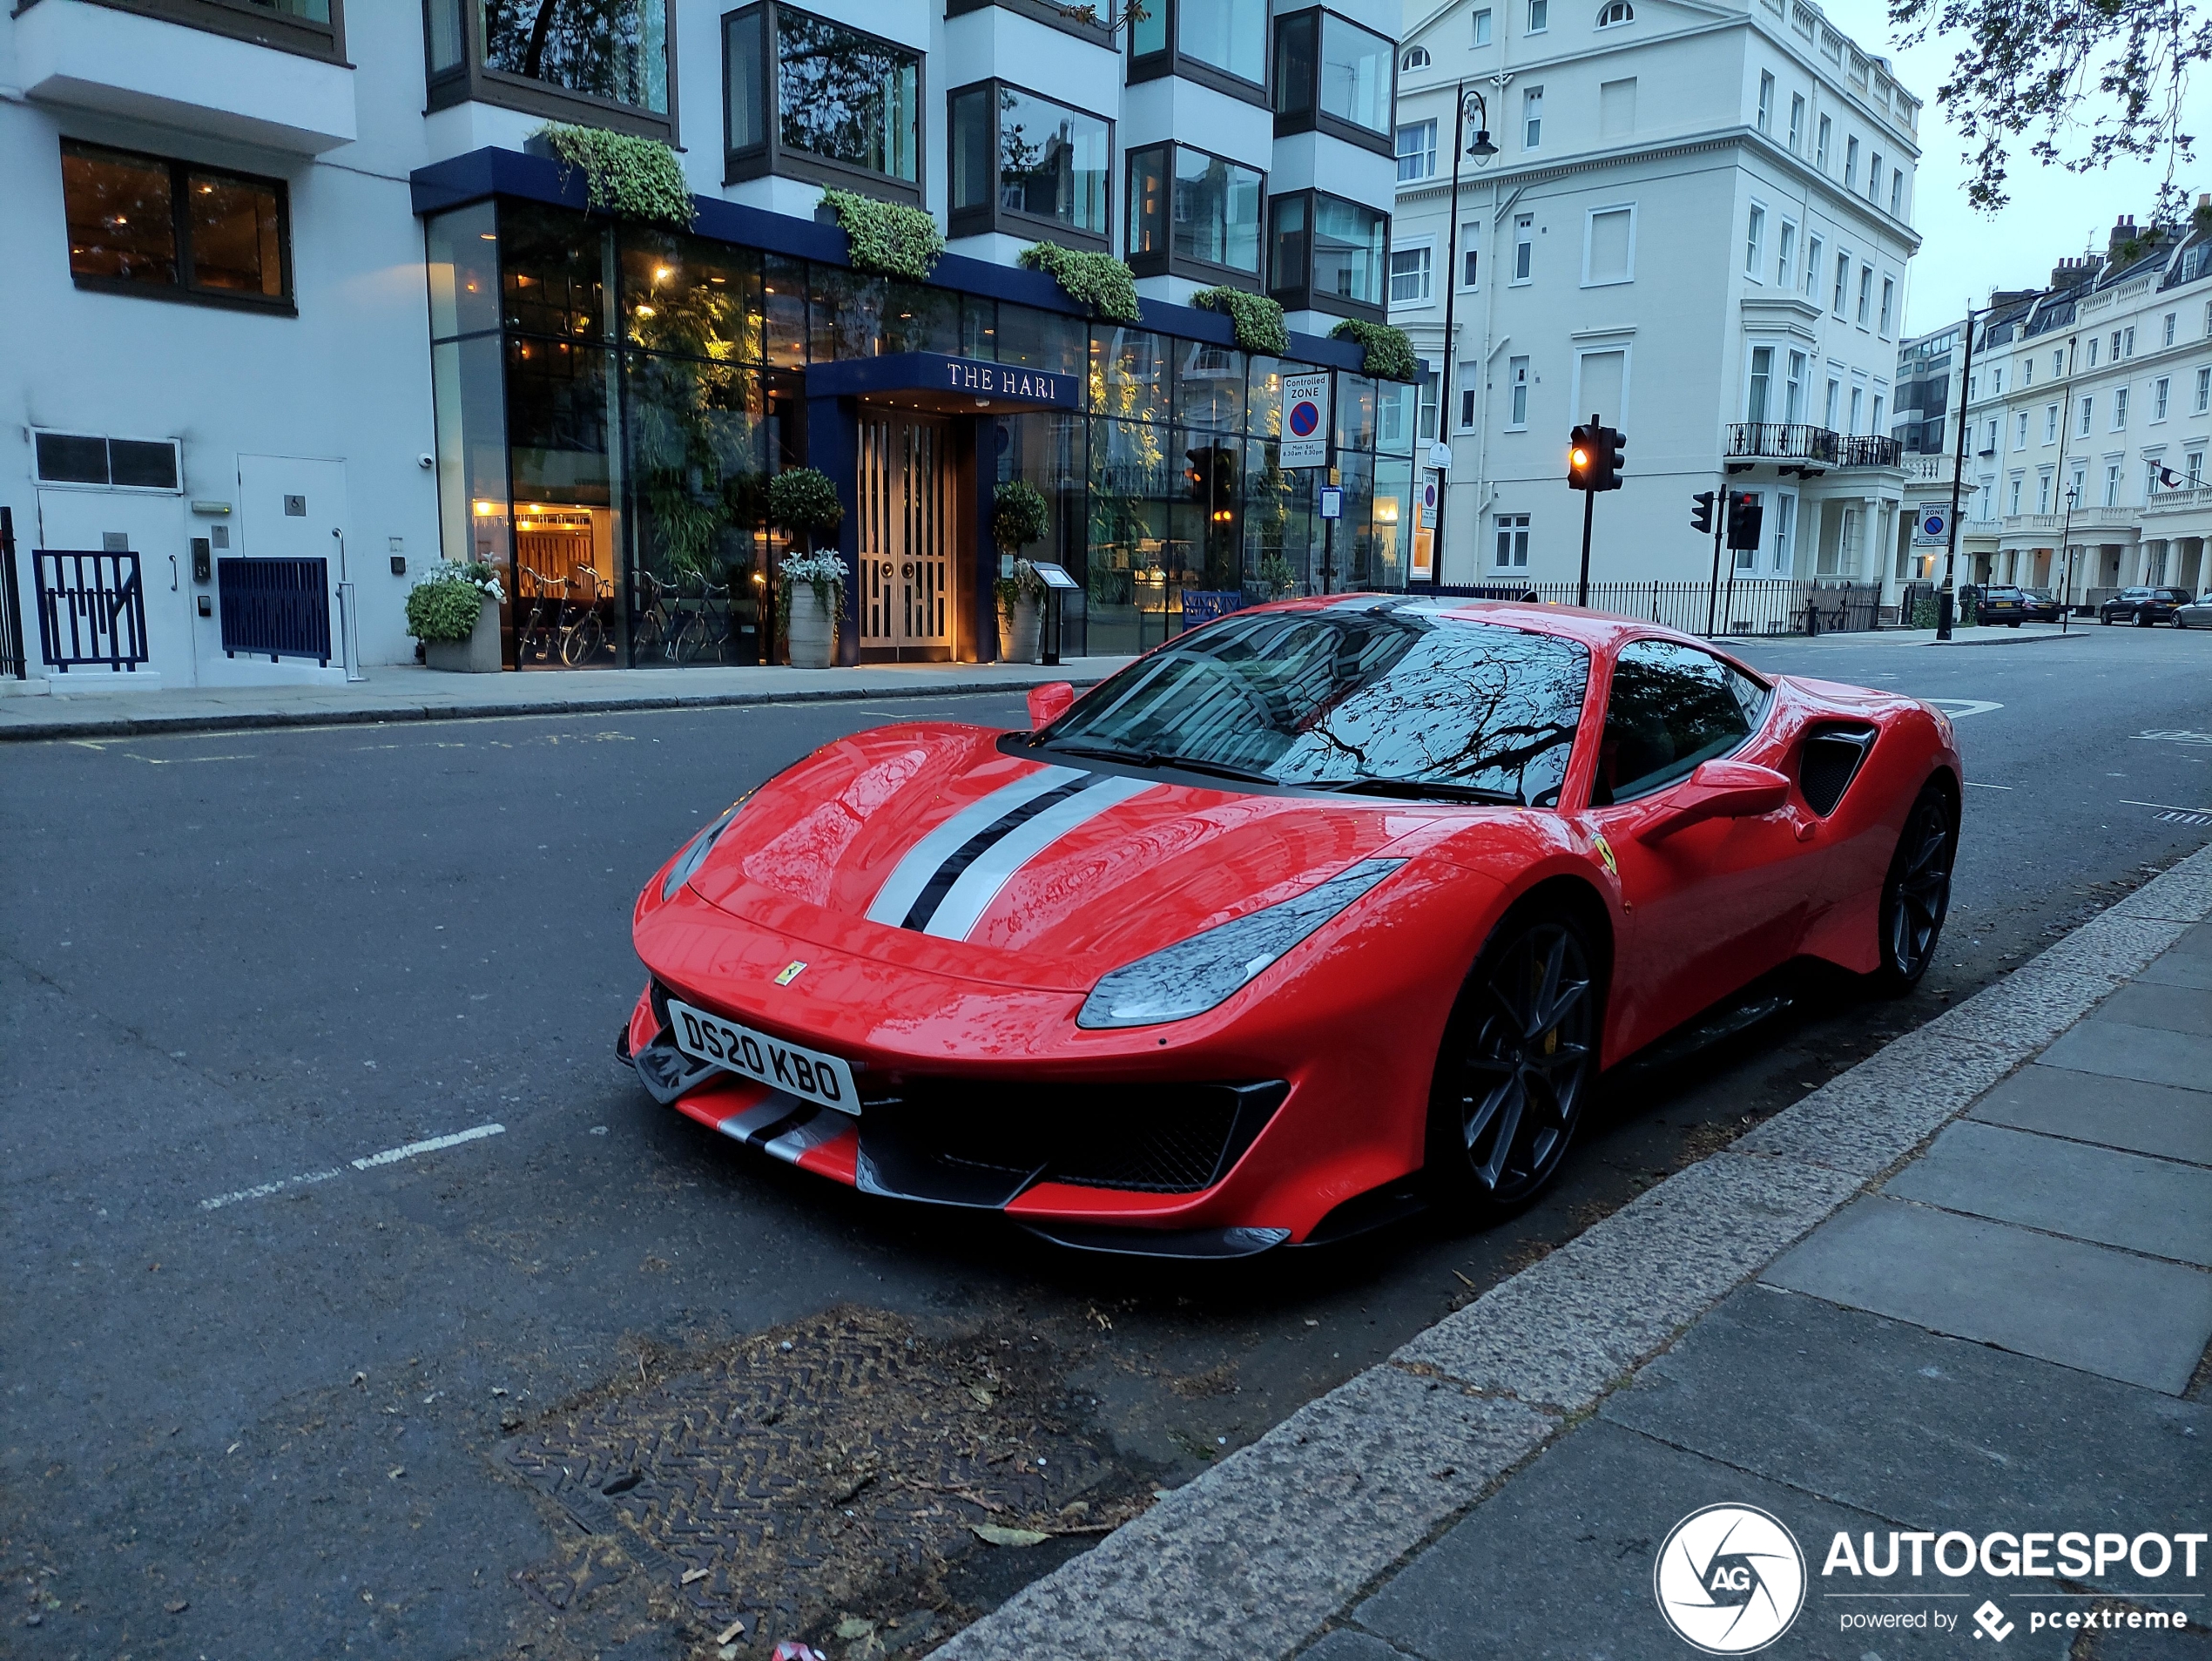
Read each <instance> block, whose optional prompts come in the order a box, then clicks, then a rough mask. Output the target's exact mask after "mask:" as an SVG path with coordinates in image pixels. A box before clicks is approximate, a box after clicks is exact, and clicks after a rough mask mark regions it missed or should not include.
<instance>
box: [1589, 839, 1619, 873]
mask: <svg viewBox="0 0 2212 1661" xmlns="http://www.w3.org/2000/svg"><path fill="white" fill-rule="evenodd" d="M1590 843H1591V846H1592V847H1595V848H1596V849H1597V856H1598V858H1600V859H1602V860H1603V861H1605V868H1606V869H1607V870H1608V871H1609V872H1611V873H1612V874H1613V875H1614V876H1615V877H1616V878H1617V877H1619V876H1620V874H1621V868H1620V867H1619V866H1617V865H1615V863H1614V862H1613V844H1612V843H1610V842H1608V841H1606V840H1605V833H1604V832H1603V831H1593V832H1592V833H1591V834H1590Z"/></svg>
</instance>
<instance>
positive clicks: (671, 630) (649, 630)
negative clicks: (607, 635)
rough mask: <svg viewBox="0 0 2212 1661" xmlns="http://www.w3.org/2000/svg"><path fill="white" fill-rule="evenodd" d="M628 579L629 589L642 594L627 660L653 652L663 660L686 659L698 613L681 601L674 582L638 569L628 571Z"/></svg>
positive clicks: (698, 625)
mask: <svg viewBox="0 0 2212 1661" xmlns="http://www.w3.org/2000/svg"><path fill="white" fill-rule="evenodd" d="M630 580H631V593H633V594H642V595H644V597H645V605H644V610H643V611H639V612H638V614H637V626H636V628H635V629H634V630H633V631H632V632H631V660H632V661H633V662H638V663H642V662H644V660H645V659H647V658H652V657H656V656H657V657H658V658H660V659H661V660H662V661H663V662H664V663H688V662H690V661H691V656H692V655H693V653H694V652H695V647H694V644H693V643H694V638H695V637H696V636H697V635H698V633H699V631H700V629H701V626H702V623H701V619H700V618H699V615H698V612H697V611H693V610H691V609H690V608H688V607H686V606H685V604H684V597H683V594H682V591H681V590H680V589H679V588H678V584H675V583H671V582H666V581H664V580H663V579H662V578H661V577H658V576H656V575H655V574H654V573H653V572H651V571H644V570H642V569H640V570H636V571H631V574H630Z"/></svg>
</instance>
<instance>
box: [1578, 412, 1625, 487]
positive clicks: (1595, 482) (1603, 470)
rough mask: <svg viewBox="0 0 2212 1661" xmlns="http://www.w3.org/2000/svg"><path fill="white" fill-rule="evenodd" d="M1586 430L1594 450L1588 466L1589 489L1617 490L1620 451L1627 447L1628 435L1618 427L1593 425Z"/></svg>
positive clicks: (1619, 475) (1619, 474) (1620, 461)
mask: <svg viewBox="0 0 2212 1661" xmlns="http://www.w3.org/2000/svg"><path fill="white" fill-rule="evenodd" d="M1588 430H1589V434H1590V440H1591V442H1592V444H1593V445H1594V446H1595V450H1596V455H1595V459H1594V460H1593V462H1592V464H1591V467H1590V489H1591V490H1619V489H1620V488H1621V465H1622V455H1621V453H1622V451H1623V450H1625V449H1628V447H1629V436H1628V434H1626V433H1624V432H1622V430H1621V429H1619V428H1618V427H1593V428H1591V429H1588Z"/></svg>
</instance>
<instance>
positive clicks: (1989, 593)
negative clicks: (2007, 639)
mask: <svg viewBox="0 0 2212 1661" xmlns="http://www.w3.org/2000/svg"><path fill="white" fill-rule="evenodd" d="M1974 615H1975V616H1976V617H1977V618H1979V619H1980V620H1981V621H1982V622H1984V623H2002V624H2004V625H2006V626H2007V627H2008V628H2014V629H2017V628H2019V627H2020V625H2021V624H2023V623H2025V622H2027V594H2025V593H2024V592H2022V591H2020V590H2019V589H2017V588H2011V587H2001V586H2000V587H1991V588H1986V589H1984V590H1982V591H1981V604H1980V606H1979V609H1978V610H1977V611H1975V613H1974Z"/></svg>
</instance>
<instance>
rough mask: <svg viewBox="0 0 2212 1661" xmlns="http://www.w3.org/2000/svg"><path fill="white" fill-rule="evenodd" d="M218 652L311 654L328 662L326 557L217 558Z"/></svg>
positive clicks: (272, 659)
mask: <svg viewBox="0 0 2212 1661" xmlns="http://www.w3.org/2000/svg"><path fill="white" fill-rule="evenodd" d="M215 573H216V577H217V580H218V582H219V584H220V586H221V589H222V611H223V652H224V654H225V655H226V657H233V658H235V657H236V656H238V654H239V652H252V653H253V654H254V655H255V656H256V657H259V656H261V655H262V654H264V653H266V654H267V657H268V659H269V661H270V662H271V663H274V662H275V661H276V660H277V659H278V658H314V659H315V660H316V662H318V663H320V665H323V667H325V668H328V667H329V666H330V562H329V561H328V560H327V559H219V560H217V561H216V562H215Z"/></svg>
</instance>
